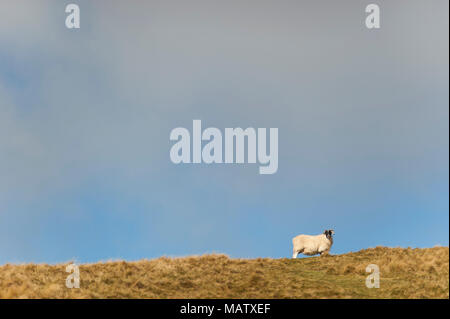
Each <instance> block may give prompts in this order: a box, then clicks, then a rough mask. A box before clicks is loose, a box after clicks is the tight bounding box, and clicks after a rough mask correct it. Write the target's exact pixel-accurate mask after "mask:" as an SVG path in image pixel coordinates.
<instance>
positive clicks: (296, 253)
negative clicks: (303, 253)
mask: <svg viewBox="0 0 450 319" xmlns="http://www.w3.org/2000/svg"><path fill="white" fill-rule="evenodd" d="M297 255H298V250H297V249H295V248H294V253H293V254H292V258H297Z"/></svg>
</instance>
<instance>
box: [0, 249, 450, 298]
mask: <svg viewBox="0 0 450 319" xmlns="http://www.w3.org/2000/svg"><path fill="white" fill-rule="evenodd" d="M67 264H68V263H65V264H58V265H46V264H24V265H12V264H6V265H3V266H0V298H447V299H448V298H449V249H448V247H433V248H425V249H411V248H406V249H404V248H388V247H376V248H369V249H364V250H361V251H359V252H351V253H348V254H343V255H329V256H326V257H310V258H301V259H288V258H282V259H271V258H257V259H231V258H229V257H227V256H226V255H220V254H213V255H203V256H190V257H183V258H168V257H161V258H157V259H152V260H140V261H133V262H125V261H107V262H99V263H94V264H82V265H80V266H79V269H80V288H79V289H76V288H73V289H69V288H67V287H66V277H67V276H68V275H69V274H68V273H66V271H65V269H66V266H67ZM369 264H376V265H378V266H379V268H380V288H378V289H377V288H372V289H369V288H367V287H366V286H365V280H366V277H367V276H368V275H369V274H368V273H366V267H367V265H369Z"/></svg>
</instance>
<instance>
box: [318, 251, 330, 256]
mask: <svg viewBox="0 0 450 319" xmlns="http://www.w3.org/2000/svg"><path fill="white" fill-rule="evenodd" d="M319 254H320V256H321V257H322V256H326V255H328V250H324V251H321V252H320V253H319Z"/></svg>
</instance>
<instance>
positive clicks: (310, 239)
mask: <svg viewBox="0 0 450 319" xmlns="http://www.w3.org/2000/svg"><path fill="white" fill-rule="evenodd" d="M333 235H334V230H332V229H329V230H325V231H324V232H323V234H320V235H316V236H311V235H298V236H296V237H294V238H293V239H292V244H293V246H294V254H293V255H292V258H296V257H297V255H298V254H302V253H303V254H304V255H308V256H312V255H317V254H320V255H322V254H327V253H328V252H329V251H330V249H331V245H333Z"/></svg>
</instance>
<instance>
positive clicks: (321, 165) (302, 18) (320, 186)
mask: <svg viewBox="0 0 450 319" xmlns="http://www.w3.org/2000/svg"><path fill="white" fill-rule="evenodd" d="M74 2H75V3H78V4H79V5H80V9H81V29H79V30H68V29H66V28H65V26H64V21H65V15H66V14H65V13H64V8H65V5H66V4H67V3H65V2H64V1H43V0H42V1H20V0H19V1H2V2H1V4H0V12H2V13H7V14H6V15H3V16H2V17H1V18H0V264H4V263H7V262H47V263H56V262H63V261H68V260H71V259H75V260H77V261H79V262H95V261H98V260H107V259H118V258H123V259H127V260H136V259H141V258H154V257H159V256H161V255H168V256H182V255H191V254H203V253H211V252H219V253H226V254H228V255H230V256H232V257H243V258H247V257H274V258H275V257H289V256H291V249H292V248H291V238H292V237H294V236H295V235H297V234H300V233H308V234H316V233H321V232H322V231H323V230H324V229H328V228H333V229H334V230H335V231H336V237H335V243H334V246H333V248H332V253H345V252H348V251H356V250H359V249H363V248H367V247H374V246H377V245H384V246H401V247H408V246H411V247H432V246H434V245H437V244H440V245H446V246H448V238H449V218H448V216H449V215H448V211H449V197H448V196H449V180H448V177H449V171H448V167H449V157H448V156H449V149H448V147H449V146H448V145H449V135H448V132H449V122H448V116H449V114H448V113H449V107H448V102H449V101H448V96H449V95H448V85H449V83H448V79H449V77H448V76H449V74H448V67H449V65H448V57H449V55H448V2H446V1H433V2H426V1H396V2H395V3H393V2H387V1H380V7H381V15H382V20H381V21H382V22H381V25H382V26H381V29H379V30H368V29H366V28H365V25H364V19H365V12H364V8H365V5H366V4H368V3H370V2H367V3H365V2H364V1H342V2H341V1H340V2H339V3H337V2H336V1H314V2H312V1H308V2H306V1H304V2H301V1H288V0H286V1H261V2H260V3H258V6H255V4H254V3H252V2H250V1H214V2H211V1H189V2H187V1H135V2H133V4H131V3H126V2H125V1H95V3H93V2H91V1H81V0H80V1H74ZM194 119H201V120H202V125H203V127H217V128H219V129H221V130H223V129H224V128H225V127H242V128H246V127H255V128H257V127H266V128H269V127H277V128H278V129H279V168H278V172H277V173H276V174H273V175H259V174H258V165H247V164H246V165H192V164H191V165H174V164H173V163H172V162H171V161H170V158H169V150H170V147H171V146H172V144H173V142H171V141H170V140H169V134H170V131H171V130H172V129H173V128H175V127H180V126H181V127H186V128H188V129H190V130H192V120H194Z"/></svg>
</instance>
